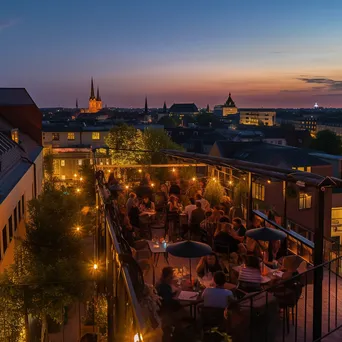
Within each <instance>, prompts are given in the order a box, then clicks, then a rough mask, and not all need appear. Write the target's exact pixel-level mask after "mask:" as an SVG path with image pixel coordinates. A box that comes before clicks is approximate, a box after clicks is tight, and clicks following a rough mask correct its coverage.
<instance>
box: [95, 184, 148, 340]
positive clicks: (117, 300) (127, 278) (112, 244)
mask: <svg viewBox="0 0 342 342" xmlns="http://www.w3.org/2000/svg"><path fill="white" fill-rule="evenodd" d="M97 194H98V199H97V200H98V202H97V203H98V209H99V210H98V213H99V215H98V227H97V233H96V242H95V245H96V246H95V248H96V251H97V253H96V254H97V256H96V258H97V259H98V262H99V264H100V265H105V267H104V268H105V269H106V271H105V273H106V277H105V278H106V279H105V284H104V286H102V287H101V286H99V289H100V291H101V290H102V291H103V292H104V293H105V294H106V296H107V302H108V312H107V317H108V341H130V342H131V341H132V342H133V341H137V342H139V341H142V340H143V336H144V334H145V333H146V332H147V324H146V317H144V315H143V308H142V307H141V305H140V300H141V296H142V293H143V288H144V283H143V280H142V276H141V273H140V272H139V271H140V269H139V267H137V266H136V265H135V262H134V260H133V258H132V257H131V254H130V252H131V251H130V249H129V247H128V246H127V245H126V244H125V241H124V240H123V238H122V235H121V228H120V226H119V224H118V217H117V216H118V213H117V210H116V208H115V207H114V206H113V205H112V201H111V200H110V199H109V198H108V196H107V190H106V188H105V187H104V186H102V185H101V184H98V190H97Z"/></svg>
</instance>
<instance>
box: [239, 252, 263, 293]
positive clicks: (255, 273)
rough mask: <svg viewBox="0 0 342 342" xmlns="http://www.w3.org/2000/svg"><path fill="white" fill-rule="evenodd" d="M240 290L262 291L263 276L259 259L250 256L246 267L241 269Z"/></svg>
mask: <svg viewBox="0 0 342 342" xmlns="http://www.w3.org/2000/svg"><path fill="white" fill-rule="evenodd" d="M238 280H239V284H238V288H239V289H241V290H243V291H245V292H257V291H261V282H262V275H261V270H260V262H259V258H257V257H255V256H252V255H248V256H247V258H246V265H245V266H242V267H241V270H240V273H239V279H238Z"/></svg>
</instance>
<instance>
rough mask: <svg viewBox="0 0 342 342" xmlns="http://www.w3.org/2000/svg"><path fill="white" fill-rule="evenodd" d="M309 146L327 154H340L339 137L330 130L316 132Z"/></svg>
mask: <svg viewBox="0 0 342 342" xmlns="http://www.w3.org/2000/svg"><path fill="white" fill-rule="evenodd" d="M310 147H311V148H313V149H315V150H318V151H322V152H325V153H329V154H337V155H340V154H342V143H341V138H340V137H339V136H337V135H336V133H334V132H332V131H330V130H323V131H320V132H318V133H317V135H316V139H313V140H312V143H311V146H310Z"/></svg>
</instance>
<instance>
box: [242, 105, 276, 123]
mask: <svg viewBox="0 0 342 342" xmlns="http://www.w3.org/2000/svg"><path fill="white" fill-rule="evenodd" d="M275 122H276V112H275V111H274V110H271V109H248V110H241V111H240V124H242V125H256V126H260V125H264V126H274V125H275Z"/></svg>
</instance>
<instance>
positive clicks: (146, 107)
mask: <svg viewBox="0 0 342 342" xmlns="http://www.w3.org/2000/svg"><path fill="white" fill-rule="evenodd" d="M145 114H148V105H147V96H146V97H145Z"/></svg>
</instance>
